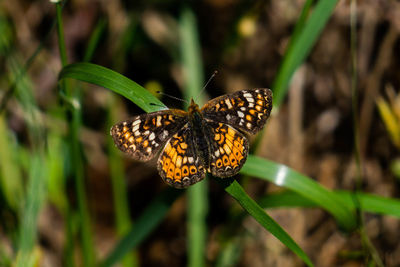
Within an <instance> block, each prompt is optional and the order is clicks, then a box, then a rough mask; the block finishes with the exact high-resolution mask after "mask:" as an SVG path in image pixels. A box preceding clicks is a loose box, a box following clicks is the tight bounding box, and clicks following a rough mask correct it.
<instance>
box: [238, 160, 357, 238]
mask: <svg viewBox="0 0 400 267" xmlns="http://www.w3.org/2000/svg"><path fill="white" fill-rule="evenodd" d="M241 172H242V173H244V174H246V175H252V176H255V177H258V178H261V179H264V180H268V181H270V182H272V183H275V184H276V185H278V186H283V187H286V188H288V189H290V190H292V191H295V192H297V193H298V194H300V195H302V196H303V197H305V198H308V199H310V200H312V201H313V202H315V203H317V204H318V205H319V206H320V207H322V208H324V209H325V210H326V211H328V212H329V213H331V214H332V215H333V216H334V217H335V218H336V220H337V221H338V223H339V224H340V226H341V227H343V228H344V229H346V230H348V231H349V230H352V229H354V228H355V227H356V219H355V216H354V214H353V213H352V211H351V209H350V208H349V207H348V206H346V205H345V204H344V203H343V201H342V199H341V198H339V197H337V195H335V194H334V193H333V192H332V191H330V190H328V189H326V188H324V187H323V186H321V185H320V184H318V183H317V182H315V181H313V180H312V179H310V178H308V177H307V176H305V175H302V174H300V173H298V172H296V171H294V170H292V169H290V168H288V167H287V166H285V165H282V164H278V163H274V162H272V161H269V160H266V159H263V158H259V157H256V156H253V155H249V157H248V159H247V162H246V164H245V165H244V166H243V168H242V170H241Z"/></svg>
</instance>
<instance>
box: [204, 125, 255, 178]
mask: <svg viewBox="0 0 400 267" xmlns="http://www.w3.org/2000/svg"><path fill="white" fill-rule="evenodd" d="M208 124H209V126H210V130H211V133H210V138H209V140H210V141H209V145H210V155H209V162H210V166H209V168H210V169H209V172H211V174H212V175H214V176H217V177H220V178H225V177H230V176H233V175H235V174H237V173H238V172H239V170H240V169H241V168H242V166H243V164H244V163H245V161H246V158H247V153H248V150H249V143H248V141H247V138H246V137H245V136H243V134H242V133H240V132H239V131H237V130H235V129H234V128H233V127H231V126H229V125H227V124H224V123H216V122H208Z"/></svg>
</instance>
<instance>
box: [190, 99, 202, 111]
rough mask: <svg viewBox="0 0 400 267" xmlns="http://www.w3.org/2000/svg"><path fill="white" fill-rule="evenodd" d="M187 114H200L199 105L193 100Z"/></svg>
mask: <svg viewBox="0 0 400 267" xmlns="http://www.w3.org/2000/svg"><path fill="white" fill-rule="evenodd" d="M188 112H189V114H193V113H196V112H200V108H199V105H197V104H196V103H195V102H194V100H193V98H192V99H191V100H190V105H189V108H188Z"/></svg>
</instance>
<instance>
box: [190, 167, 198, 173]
mask: <svg viewBox="0 0 400 267" xmlns="http://www.w3.org/2000/svg"><path fill="white" fill-rule="evenodd" d="M189 171H190V174H195V173H196V172H197V168H196V167H195V166H193V165H192V166H190V167H189Z"/></svg>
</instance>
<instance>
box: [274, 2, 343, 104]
mask: <svg viewBox="0 0 400 267" xmlns="http://www.w3.org/2000/svg"><path fill="white" fill-rule="evenodd" d="M337 2H338V1H337V0H324V1H318V3H317V4H316V5H315V7H314V10H313V11H312V13H311V15H310V17H309V19H308V20H307V22H305V23H304V21H303V20H304V19H305V17H306V13H304V15H303V14H302V16H301V20H300V21H299V23H300V24H301V25H303V24H304V27H302V28H303V29H302V30H298V31H297V29H296V35H294V36H293V37H292V38H294V41H291V42H290V43H291V45H289V46H288V50H287V52H286V54H285V57H284V59H283V61H282V65H281V67H280V70H279V72H278V76H277V77H276V79H275V81H274V84H273V86H272V88H273V90H274V107H276V108H277V107H279V106H280V104H281V103H282V101H283V98H284V97H285V95H286V94H287V90H288V85H289V83H290V79H291V77H292V75H293V73H294V72H295V70H296V69H297V68H298V67H299V66H300V64H301V63H302V62H303V61H304V60H305V58H306V57H307V56H308V54H309V53H310V50H311V48H312V47H313V46H314V44H315V42H316V41H317V38H318V37H319V35H320V33H321V31H322V29H323V28H324V26H325V24H326V22H327V21H328V19H329V18H330V16H331V14H332V12H333V10H334V8H335V6H336V4H337ZM310 6H311V3H309V2H307V3H306V4H305V8H304V9H303V11H307V13H308V10H306V8H307V9H308V8H310ZM297 32H299V33H298V34H297Z"/></svg>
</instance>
